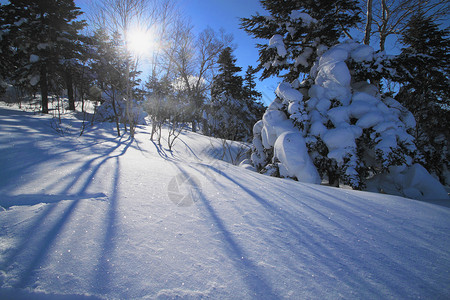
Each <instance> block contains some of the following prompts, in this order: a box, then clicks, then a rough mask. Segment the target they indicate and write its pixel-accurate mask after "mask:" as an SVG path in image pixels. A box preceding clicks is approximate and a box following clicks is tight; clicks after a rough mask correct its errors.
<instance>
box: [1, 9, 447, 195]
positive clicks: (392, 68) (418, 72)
mask: <svg viewBox="0 0 450 300" xmlns="http://www.w3.org/2000/svg"><path fill="white" fill-rule="evenodd" d="M280 4H282V5H280ZM261 5H262V7H263V8H264V10H265V11H266V12H267V15H260V14H259V13H257V14H256V15H253V16H242V18H241V28H240V30H244V31H245V32H247V33H248V35H249V36H252V37H254V38H256V39H257V41H258V44H257V45H256V46H257V47H258V49H259V58H258V60H257V61H255V64H254V66H247V68H246V70H245V72H243V69H242V67H240V66H237V65H236V57H235V55H234V53H233V51H234V49H235V47H236V45H235V44H234V43H233V36H232V34H231V33H227V31H226V30H227V29H223V30H219V31H214V30H213V29H211V28H206V29H204V30H203V31H201V32H200V33H198V34H196V33H194V31H193V26H192V25H191V21H189V19H188V18H186V17H185V16H184V15H183V12H182V11H180V10H179V9H178V7H177V4H176V3H175V2H174V1H171V0H162V1H145V0H98V1H92V2H91V3H90V7H89V11H88V12H86V13H83V12H82V11H81V10H80V8H78V7H77V6H76V3H74V2H73V1H72V0H63V1H56V0H55V1H51V0H48V1H24V0H17V1H10V2H9V3H7V4H4V5H2V6H1V11H0V12H1V16H0V20H1V22H0V32H1V36H0V38H1V41H2V43H1V55H2V60H1V63H0V80H1V93H2V95H3V96H2V99H4V101H5V102H9V103H19V104H20V105H25V103H31V102H32V103H34V104H35V105H36V107H37V109H39V110H40V111H41V112H42V113H44V114H48V113H51V114H53V115H54V116H55V118H56V119H58V118H59V121H58V122H55V127H56V129H57V130H60V128H59V127H60V126H59V125H58V124H60V123H61V120H60V115H61V113H64V112H65V111H77V110H78V111H80V112H82V113H84V115H83V120H84V121H85V122H83V127H82V128H81V129H80V135H81V134H83V131H84V129H85V126H89V124H93V123H94V122H95V121H111V122H114V123H115V124H116V134H117V136H121V135H123V134H124V133H128V132H129V134H130V136H131V137H134V134H135V128H136V126H138V125H139V124H147V123H148V124H149V125H150V126H151V137H150V138H151V140H154V141H156V142H157V143H158V144H159V145H160V146H161V134H162V133H161V128H162V127H163V126H168V128H169V131H168V132H169V133H168V134H169V136H168V138H167V146H168V147H169V149H171V148H172V146H173V144H174V142H175V140H176V139H177V137H178V136H179V134H180V133H181V131H182V130H185V129H188V130H191V131H193V132H201V133H202V134H204V135H208V136H212V137H216V138H220V139H223V140H224V141H226V140H234V141H242V142H247V143H251V148H252V150H251V154H250V153H249V160H248V161H247V162H248V164H250V165H251V167H252V168H254V169H255V170H256V171H258V172H260V173H263V174H268V175H271V176H276V177H286V178H291V179H294V180H299V181H306V182H314V183H321V182H323V181H324V180H325V181H326V182H328V183H329V184H330V185H332V186H339V185H348V186H351V187H352V188H354V189H369V190H372V191H378V192H380V191H386V190H389V189H391V187H387V186H384V187H383V184H382V183H380V182H381V181H384V182H386V181H392V180H393V179H392V178H389V179H387V177H389V176H391V177H405V176H406V177H408V176H409V175H408V174H411V172H413V171H411V170H410V169H411V168H413V167H414V168H413V169H414V172H419V173H421V174H422V175H423V176H425V177H429V178H431V177H433V178H435V179H437V180H439V182H440V183H441V184H443V185H447V186H448V185H449V181H448V180H449V171H448V169H449V153H448V140H449V132H448V127H449V123H448V122H449V120H450V118H449V105H450V102H449V76H448V70H449V69H448V66H449V63H448V60H449V38H448V28H445V26H446V24H447V25H448V23H445V21H448V19H447V18H448V8H449V7H448V3H447V2H446V1H423V0H414V1H397V0H396V1H394V0H392V1H388V0H380V1H373V0H368V1H355V0H345V1H338V2H333V3H331V2H329V1H315V2H310V1H288V0H285V1H274V0H262V1H261ZM443 22H444V23H443ZM357 33H359V34H357ZM353 35H355V36H360V37H361V36H362V37H363V38H362V40H361V41H357V40H356V39H354V38H353ZM391 37H392V38H393V39H394V41H395V43H396V45H398V46H397V48H398V50H399V51H398V52H399V53H397V54H395V55H393V54H390V53H386V50H385V49H386V43H392V41H391V42H390V40H389V38H391ZM339 48H341V49H340V50H339ZM344 48H345V49H344ZM344 52H345V53H344ZM144 57H146V58H145V59H148V60H150V61H151V64H150V65H151V68H150V70H147V71H146V72H145V74H143V72H142V69H140V68H141V66H142V64H141V62H142V60H143V59H144ZM327 60H328V61H327ZM343 64H345V66H344V65H343ZM258 77H259V79H261V80H263V79H265V78H268V77H275V78H278V79H279V82H280V85H279V87H278V88H277V90H276V91H274V92H275V95H276V96H275V100H274V101H273V102H272V103H271V104H270V105H269V106H268V107H266V106H265V105H264V103H263V102H262V100H261V93H260V91H258V90H256V83H255V82H256V80H258ZM358 100H359V101H358ZM49 102H50V103H51V106H50V107H51V109H50V108H49ZM55 103H56V104H55ZM58 128H59V129H58ZM286 133H290V134H293V135H294V136H293V142H292V143H291V144H289V145H288V144H286V143H290V142H289V141H290V139H288V140H286ZM282 135H283V137H282V138H281V139H279V138H280V136H282ZM291 137H292V136H291ZM277 140H278V143H277ZM224 144H226V143H224ZM287 148H289V150H287ZM300 149H301V150H300ZM306 165H308V166H309V167H306ZM418 165H420V166H418ZM423 168H425V169H426V170H425V169H423ZM428 173H429V174H431V177H430V176H429V174H428ZM422 175H421V176H422ZM430 180H431V179H430ZM402 181H404V180H400V181H399V182H397V183H396V184H397V185H404V184H403V183H402ZM374 182H376V183H374ZM408 189H409V191H408V192H407V194H405V193H404V190H408ZM400 190H401V192H400V194H401V195H403V196H405V195H406V196H410V197H413V198H417V197H419V194H418V193H422V194H423V193H424V192H423V191H417V190H414V191H412V190H411V189H410V187H407V186H403V187H402V188H401V189H400ZM389 193H396V192H394V191H391V192H389Z"/></svg>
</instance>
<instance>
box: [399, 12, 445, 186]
mask: <svg viewBox="0 0 450 300" xmlns="http://www.w3.org/2000/svg"><path fill="white" fill-rule="evenodd" d="M401 42H402V43H403V44H404V45H405V48H403V49H402V52H401V54H400V55H399V56H398V58H397V59H396V60H395V62H394V63H395V64H396V69H397V72H396V74H397V76H396V78H395V79H396V80H397V81H398V82H399V83H401V85H402V86H401V88H400V91H399V93H398V94H397V96H396V99H397V100H398V101H399V102H400V103H402V104H403V105H404V106H405V107H407V108H408V109H409V110H410V111H411V112H412V113H413V114H414V117H415V119H416V121H417V126H416V128H415V130H414V136H415V138H416V145H417V147H418V148H419V150H420V152H421V153H422V154H423V155H424V159H425V164H424V166H425V167H426V168H427V169H428V171H429V172H431V173H434V174H436V175H437V176H438V177H439V179H440V181H441V183H443V184H448V185H450V176H449V173H448V172H449V169H450V165H449V162H450V155H449V149H448V147H449V143H448V141H449V140H450V131H449V128H450V85H449V80H450V79H449V78H450V72H449V69H450V52H449V50H450V39H449V31H448V30H447V29H444V30H441V29H439V27H438V25H437V24H435V23H434V22H433V20H432V18H431V17H426V16H425V15H424V14H422V13H419V14H417V15H416V16H414V17H412V18H411V20H410V22H409V24H408V28H407V29H406V31H405V32H404V33H403V34H402V38H401Z"/></svg>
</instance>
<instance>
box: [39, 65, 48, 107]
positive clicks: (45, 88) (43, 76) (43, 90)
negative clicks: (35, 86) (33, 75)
mask: <svg viewBox="0 0 450 300" xmlns="http://www.w3.org/2000/svg"><path fill="white" fill-rule="evenodd" d="M40 73H41V78H40V79H41V80H40V86H41V101H42V113H44V114H48V82H47V67H46V66H45V64H42V65H41V70H40Z"/></svg>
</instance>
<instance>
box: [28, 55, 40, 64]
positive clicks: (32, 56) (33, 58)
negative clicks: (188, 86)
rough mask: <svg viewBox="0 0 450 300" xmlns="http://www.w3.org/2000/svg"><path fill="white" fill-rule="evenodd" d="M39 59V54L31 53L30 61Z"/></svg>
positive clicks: (33, 61)
mask: <svg viewBox="0 0 450 300" xmlns="http://www.w3.org/2000/svg"><path fill="white" fill-rule="evenodd" d="M38 61H39V56H37V55H35V54H31V55H30V63H35V62H38Z"/></svg>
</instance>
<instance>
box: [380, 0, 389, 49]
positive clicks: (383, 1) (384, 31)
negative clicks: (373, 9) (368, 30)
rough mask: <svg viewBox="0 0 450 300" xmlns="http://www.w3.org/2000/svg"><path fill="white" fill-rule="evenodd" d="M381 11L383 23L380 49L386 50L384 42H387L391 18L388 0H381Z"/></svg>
mask: <svg viewBox="0 0 450 300" xmlns="http://www.w3.org/2000/svg"><path fill="white" fill-rule="evenodd" d="M381 11H382V23H381V29H380V51H384V44H385V43H386V37H387V25H388V22H389V18H390V13H389V8H388V6H387V3H386V0H381Z"/></svg>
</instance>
